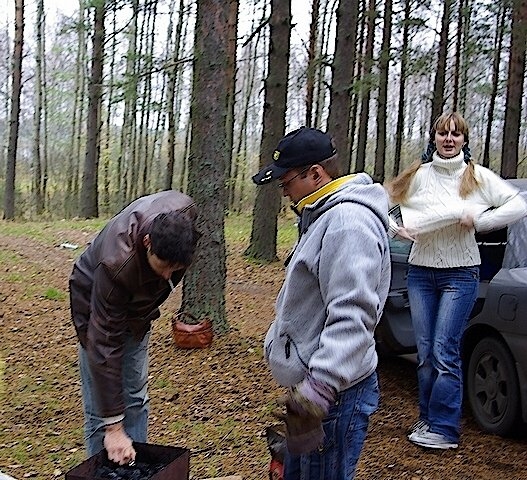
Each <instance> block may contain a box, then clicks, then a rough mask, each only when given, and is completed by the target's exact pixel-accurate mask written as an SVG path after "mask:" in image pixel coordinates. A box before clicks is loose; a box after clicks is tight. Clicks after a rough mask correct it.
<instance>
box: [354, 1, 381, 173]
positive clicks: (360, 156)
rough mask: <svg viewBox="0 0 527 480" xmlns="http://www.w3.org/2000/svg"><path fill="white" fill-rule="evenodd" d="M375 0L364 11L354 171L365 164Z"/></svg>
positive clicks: (371, 82)
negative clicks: (362, 56)
mask: <svg viewBox="0 0 527 480" xmlns="http://www.w3.org/2000/svg"><path fill="white" fill-rule="evenodd" d="M375 3H376V0H369V4H368V11H367V12H366V15H365V17H366V24H367V31H366V48H365V50H364V59H363V61H362V65H363V70H362V78H361V90H360V120H359V133H358V139H357V157H356V161H355V171H357V172H363V171H364V168H365V166H366V143H367V141H368V120H369V117H370V93H371V89H372V87H373V83H374V82H373V78H372V67H373V41H374V37H375V18H376V16H377V11H376V9H375V8H376V7H375Z"/></svg>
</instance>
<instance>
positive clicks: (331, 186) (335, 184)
mask: <svg viewBox="0 0 527 480" xmlns="http://www.w3.org/2000/svg"><path fill="white" fill-rule="evenodd" d="M356 175H357V174H355V173H353V174H351V175H346V176H344V177H339V178H337V179H335V180H332V181H331V182H329V183H326V184H325V185H324V186H323V187H320V188H319V189H318V190H315V191H314V192H313V193H310V194H309V195H308V196H307V197H304V198H303V199H302V200H300V201H299V202H298V203H297V204H292V205H291V208H292V209H293V210H294V211H295V212H296V213H297V214H298V215H300V214H301V213H302V210H303V209H304V208H305V207H306V206H308V205H312V204H314V203H315V202H317V201H318V200H320V199H321V198H323V197H326V196H328V195H331V194H332V193H335V192H336V191H337V190H338V189H339V188H340V187H342V185H344V184H345V183H346V182H348V181H350V180H351V179H353V178H354V177H355V176H356Z"/></svg>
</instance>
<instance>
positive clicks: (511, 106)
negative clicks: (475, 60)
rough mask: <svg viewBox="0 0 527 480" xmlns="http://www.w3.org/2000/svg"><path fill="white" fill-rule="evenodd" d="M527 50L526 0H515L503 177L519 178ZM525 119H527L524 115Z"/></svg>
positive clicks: (504, 130)
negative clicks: (519, 148) (526, 56)
mask: <svg viewBox="0 0 527 480" xmlns="http://www.w3.org/2000/svg"><path fill="white" fill-rule="evenodd" d="M526 49H527V0H513V2H512V25H511V49H510V57H509V76H508V79H507V99H506V101H505V122H504V126H503V147H502V154H501V176H502V177H503V178H516V174H517V170H518V143H519V139H520V125H521V120H522V115H521V112H522V98H523V81H524V78H525V52H526ZM523 118H525V115H524V116H523Z"/></svg>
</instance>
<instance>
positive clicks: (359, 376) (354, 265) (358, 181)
mask: <svg viewBox="0 0 527 480" xmlns="http://www.w3.org/2000/svg"><path fill="white" fill-rule="evenodd" d="M345 178H346V179H348V178H349V180H348V181H345V183H342V179H337V180H335V181H333V182H331V184H329V185H327V186H326V187H323V189H325V190H324V192H326V191H327V193H325V194H323V195H322V196H321V197H320V198H318V199H317V200H316V201H315V202H314V203H313V204H311V205H307V206H305V207H304V209H303V210H302V212H301V219H300V225H299V228H300V238H299V240H298V242H297V245H296V247H295V249H294V252H293V254H292V256H291V257H290V262H289V264H288V267H287V271H286V278H285V281H284V284H283V285H282V288H281V290H280V293H279V294H278V297H277V300H276V309H275V310H276V312H275V313H276V317H275V321H274V322H273V323H272V325H271V327H270V328H269V331H268V332H267V336H266V338H265V358H266V360H267V362H268V364H269V366H270V369H271V372H272V375H273V377H274V378H275V380H276V381H277V382H278V383H279V384H280V385H283V386H285V387H288V386H291V385H294V384H297V383H299V382H300V381H302V380H303V378H304V377H305V376H306V374H307V373H308V372H310V373H311V375H312V376H313V377H314V378H315V379H317V380H319V381H322V382H324V383H326V384H328V385H330V386H332V387H333V388H335V389H336V390H337V391H339V392H340V391H343V390H345V389H347V388H349V387H351V386H353V385H355V384H356V383H358V382H360V381H361V380H363V379H364V378H366V377H368V376H369V375H370V374H372V373H373V372H374V371H375V369H376V367H377V354H376V351H375V340H374V336H373V333H374V329H375V327H376V325H377V323H378V322H379V319H380V317H381V313H382V310H383V308H384V303H385V301H386V297H387V295H388V290H389V286H390V274H391V270H390V250H389V245H388V235H387V229H388V197H387V195H386V193H385V190H384V188H383V187H382V186H381V185H380V184H373V183H372V180H371V178H370V177H369V176H368V175H367V174H365V173H360V174H357V175H350V176H349V177H345ZM332 184H333V185H335V184H336V185H335V186H334V187H332ZM328 187H329V188H328ZM321 190H322V189H321Z"/></svg>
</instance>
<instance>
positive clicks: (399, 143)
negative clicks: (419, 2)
mask: <svg viewBox="0 0 527 480" xmlns="http://www.w3.org/2000/svg"><path fill="white" fill-rule="evenodd" d="M411 9H412V0H405V1H404V20H403V41H402V45H401V77H400V78H399V100H398V103H397V129H396V132H395V153H394V156H393V170H392V176H393V177H394V178H395V177H396V176H397V175H399V169H400V167H401V154H402V150H403V136H404V107H405V93H406V75H407V68H408V42H409V38H410V13H411Z"/></svg>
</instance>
